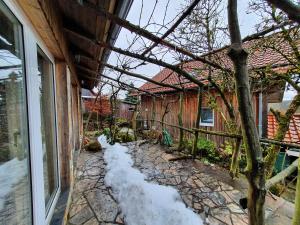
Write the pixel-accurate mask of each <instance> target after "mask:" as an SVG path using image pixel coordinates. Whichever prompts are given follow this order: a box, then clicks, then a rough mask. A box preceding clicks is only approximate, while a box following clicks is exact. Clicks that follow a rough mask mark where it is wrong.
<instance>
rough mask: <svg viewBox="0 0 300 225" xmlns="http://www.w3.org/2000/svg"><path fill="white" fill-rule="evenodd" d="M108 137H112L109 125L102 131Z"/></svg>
mask: <svg viewBox="0 0 300 225" xmlns="http://www.w3.org/2000/svg"><path fill="white" fill-rule="evenodd" d="M102 133H103V134H104V135H105V136H106V137H107V138H109V137H110V129H109V128H108V127H105V128H104V129H103V132H102Z"/></svg>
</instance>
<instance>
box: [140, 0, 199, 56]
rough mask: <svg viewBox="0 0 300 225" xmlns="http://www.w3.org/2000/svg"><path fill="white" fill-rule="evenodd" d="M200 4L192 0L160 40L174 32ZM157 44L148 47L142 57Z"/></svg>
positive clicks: (196, 0)
mask: <svg viewBox="0 0 300 225" xmlns="http://www.w3.org/2000/svg"><path fill="white" fill-rule="evenodd" d="M199 2H200V0H194V1H193V2H192V4H191V5H190V6H189V7H188V8H187V9H186V10H185V11H184V12H183V13H182V15H181V16H180V17H179V18H178V20H177V21H176V22H175V23H174V24H173V25H172V26H171V27H170V28H169V30H167V31H166V32H165V33H164V34H163V35H162V36H161V37H160V39H165V38H166V37H168V36H169V35H170V34H171V33H172V32H174V30H175V29H176V28H177V27H178V26H179V25H180V23H181V22H182V21H183V20H184V19H185V18H186V17H187V16H189V15H190V14H191V12H192V11H193V9H194V8H195V7H196V6H197V4H198V3H199ZM158 44H159V43H158V42H155V43H153V44H152V45H151V46H150V47H148V48H147V49H146V50H145V51H144V52H143V53H142V55H146V54H147V53H148V52H150V51H151V50H152V49H153V48H155V47H156V46H157V45H158Z"/></svg>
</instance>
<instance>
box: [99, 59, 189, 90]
mask: <svg viewBox="0 0 300 225" xmlns="http://www.w3.org/2000/svg"><path fill="white" fill-rule="evenodd" d="M102 65H103V66H105V67H108V68H110V69H113V70H115V71H118V72H120V73H125V74H126V75H128V76H131V77H136V78H140V79H143V80H146V81H148V82H150V83H153V84H156V85H158V86H162V87H167V88H172V89H175V90H177V91H183V89H182V88H180V87H177V86H175V85H171V84H167V83H162V82H158V81H155V80H153V79H151V78H148V77H146V76H143V75H141V74H138V73H133V72H130V71H127V70H123V69H121V68H119V67H116V66H113V65H110V64H107V63H102Z"/></svg>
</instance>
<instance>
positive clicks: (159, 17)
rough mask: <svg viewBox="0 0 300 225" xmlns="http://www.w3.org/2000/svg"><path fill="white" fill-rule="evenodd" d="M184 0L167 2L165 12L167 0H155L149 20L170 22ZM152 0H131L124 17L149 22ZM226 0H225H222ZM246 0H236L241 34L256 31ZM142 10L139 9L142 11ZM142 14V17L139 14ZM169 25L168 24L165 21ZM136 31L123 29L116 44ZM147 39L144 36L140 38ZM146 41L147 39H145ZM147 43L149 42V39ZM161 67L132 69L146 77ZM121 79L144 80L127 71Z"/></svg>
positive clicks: (125, 41) (152, 27)
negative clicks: (126, 15) (130, 5)
mask: <svg viewBox="0 0 300 225" xmlns="http://www.w3.org/2000/svg"><path fill="white" fill-rule="evenodd" d="M185 1H186V0H170V1H169V5H168V10H167V12H166V14H165V11H166V10H165V8H166V4H167V2H168V0H158V3H157V6H156V10H155V11H154V13H153V17H152V19H151V24H155V23H156V24H162V21H163V20H164V18H165V20H164V21H165V24H168V23H170V24H172V21H174V20H175V19H176V18H177V17H178V16H179V15H180V12H181V10H182V5H183V4H184V3H185ZM155 2H156V1H155V0H144V1H142V0H134V1H133V4H132V7H131V10H130V12H129V14H128V17H127V20H129V21H130V22H131V23H133V24H136V25H139V26H141V27H144V26H145V25H146V24H148V20H149V17H150V15H151V12H152V9H153V7H154V4H155ZM224 2H227V1H224ZM248 2H249V1H248V0H239V1H238V12H239V22H240V28H241V33H242V36H243V37H244V36H246V35H249V34H252V33H254V32H255V25H256V24H258V23H259V17H258V16H257V15H255V14H254V13H249V10H248ZM141 10H142V13H141ZM226 14H227V10H226V5H224V23H226V24H227V21H226V20H227V19H226V18H225V17H226ZM140 15H141V17H140ZM168 27H170V25H168ZM159 28H160V27H159V26H157V25H149V26H147V27H146V29H147V30H149V31H151V32H157V31H158V29H159ZM164 31H165V30H163V29H162V30H161V33H164ZM134 38H135V34H134V33H131V32H129V31H128V30H126V29H124V28H123V29H122V30H121V32H120V34H119V37H118V39H117V41H116V44H115V45H116V46H117V47H120V48H122V49H126V48H128V46H129V45H130V44H131V43H132V40H134ZM143 40H146V39H143ZM146 41H147V40H146ZM140 43H141V42H140V41H136V42H135V43H134V45H133V46H132V48H131V49H133V50H135V49H138V48H139V47H140V46H141V44H140ZM149 43H150V42H149ZM164 60H165V61H167V62H169V63H175V61H174V59H173V58H172V56H171V55H166V56H165V57H164ZM108 62H109V63H110V64H112V65H117V64H118V57H117V54H116V53H114V52H112V53H111V55H110V58H109V60H108ZM161 69H162V68H161V67H159V66H156V65H153V64H147V65H145V66H140V67H138V68H137V69H136V70H132V71H133V72H137V73H140V74H143V75H145V76H148V77H153V76H155V75H156V74H157V73H158V72H159V71H160V70H161ZM106 74H107V75H109V76H112V77H116V76H117V75H116V74H113V73H112V72H109V71H107V72H106ZM121 80H122V81H124V82H126V83H130V82H133V83H134V85H135V86H136V87H140V86H141V85H142V84H143V83H144V81H143V80H138V79H136V78H132V77H129V76H126V75H122V78H121ZM105 92H106V93H109V88H105ZM120 97H121V98H122V97H124V92H122V93H121V96H120Z"/></svg>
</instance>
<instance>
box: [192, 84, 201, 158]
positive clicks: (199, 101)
mask: <svg viewBox="0 0 300 225" xmlns="http://www.w3.org/2000/svg"><path fill="white" fill-rule="evenodd" d="M202 89H203V87H202V86H200V87H199V89H198V111H197V119H196V126H195V128H196V130H195V137H194V145H193V149H192V155H193V157H194V158H195V157H196V152H197V143H198V138H199V131H198V130H197V129H199V128H200V118H201V109H202Z"/></svg>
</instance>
